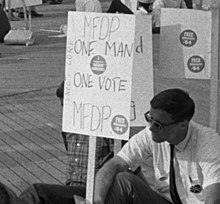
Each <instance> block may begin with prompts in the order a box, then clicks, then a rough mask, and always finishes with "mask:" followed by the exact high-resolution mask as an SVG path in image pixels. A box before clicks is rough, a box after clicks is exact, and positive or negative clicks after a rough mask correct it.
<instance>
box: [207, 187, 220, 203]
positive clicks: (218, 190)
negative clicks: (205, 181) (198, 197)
mask: <svg viewBox="0 0 220 204" xmlns="http://www.w3.org/2000/svg"><path fill="white" fill-rule="evenodd" d="M204 194H205V204H220V183H215V184H211V185H209V186H207V187H206V188H205V189H204Z"/></svg>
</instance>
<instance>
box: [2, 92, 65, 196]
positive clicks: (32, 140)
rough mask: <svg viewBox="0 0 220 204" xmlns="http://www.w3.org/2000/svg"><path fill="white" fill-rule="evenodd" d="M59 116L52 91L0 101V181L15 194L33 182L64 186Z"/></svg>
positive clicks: (62, 146) (58, 107)
mask: <svg viewBox="0 0 220 204" xmlns="http://www.w3.org/2000/svg"><path fill="white" fill-rule="evenodd" d="M61 114H62V111H61V107H60V104H59V101H58V100H57V98H55V89H54V88H49V89H44V90H39V91H34V92H28V93H23V94H17V95H13V96H5V97H1V98H0V180H1V181H2V182H3V183H5V184H7V185H8V186H9V187H11V188H12V189H13V190H15V192H16V193H20V192H21V191H22V190H24V189H25V188H26V187H27V186H28V185H29V184H31V183H34V182H45V183H56V184H62V183H64V181H65V169H66V165H65V162H66V153H65V149H64V145H63V141H62V138H61V135H60V131H61Z"/></svg>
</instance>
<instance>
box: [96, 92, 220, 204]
mask: <svg viewBox="0 0 220 204" xmlns="http://www.w3.org/2000/svg"><path fill="white" fill-rule="evenodd" d="M150 105H151V108H150V110H149V111H147V112H146V113H145V114H144V116H145V118H146V122H147V123H148V126H147V127H146V128H145V129H144V130H143V131H141V132H140V133H138V134H137V135H135V136H133V137H132V138H131V139H130V140H129V141H128V142H127V143H126V144H125V145H124V146H123V148H122V149H121V151H119V153H118V154H117V155H116V156H115V157H114V158H113V159H111V160H110V161H109V162H107V163H106V164H105V165H104V166H103V167H102V168H101V169H100V170H99V171H98V173H97V174H96V182H95V193H94V197H95V198H94V203H95V204H104V203H105V204H112V203H114V204H124V203H132V204H145V203H146V204H156V203H157V204H172V203H176V204H177V203H178V204H204V203H205V204H219V203H220V193H219V192H220V151H219V147H220V136H219V135H218V134H217V133H216V131H215V130H213V129H211V128H209V127H205V126H202V125H200V124H198V123H196V122H194V121H192V120H191V119H192V117H193V115H194V111H195V103H194V101H193V99H192V98H191V97H190V96H189V94H188V93H187V92H185V91H184V90H182V89H179V88H173V89H167V90H164V91H162V92H160V93H158V94H157V95H155V96H154V97H153V99H152V100H151V102H150ZM133 166H141V169H142V172H143V174H144V178H145V179H143V178H142V179H140V178H139V177H138V176H136V175H134V174H131V173H128V172H127V169H128V168H129V167H133Z"/></svg>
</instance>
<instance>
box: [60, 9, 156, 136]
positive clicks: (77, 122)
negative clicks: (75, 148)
mask: <svg viewBox="0 0 220 204" xmlns="http://www.w3.org/2000/svg"><path fill="white" fill-rule="evenodd" d="M76 22H82V23H76ZM143 25H144V26H143ZM128 32H129V35H127V33H128ZM146 56H148V57H146ZM132 67H133V71H132ZM152 67H153V65H152V34H151V16H149V15H143V14H137V15H120V14H109V15H106V14H97V13H84V12H83V13H80V12H70V13H69V18H68V32H67V49H66V74H65V75H66V82H65V95H64V112H63V130H64V131H67V132H75V133H79V134H86V135H90V136H101V137H108V138H114V139H123V140H126V139H128V138H129V127H130V120H131V121H132V126H144V125H146V122H145V120H144V116H143V115H144V112H146V110H148V109H149V100H150V99H151V98H152V96H153V68H152ZM132 75H133V77H132ZM131 91H132V98H131ZM130 114H131V115H130Z"/></svg>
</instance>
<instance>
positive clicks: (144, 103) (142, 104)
mask: <svg viewBox="0 0 220 204" xmlns="http://www.w3.org/2000/svg"><path fill="white" fill-rule="evenodd" d="M135 22H136V26H135V51H134V60H133V72H132V95H131V100H132V101H131V117H130V120H131V126H132V127H134V126H146V120H145V118H144V113H146V112H147V111H148V110H149V109H150V100H151V99H152V97H153V95H154V94H153V92H154V91H153V90H154V89H153V56H152V55H153V51H152V24H151V22H152V20H151V16H150V15H146V14H141V13H136V21H135Z"/></svg>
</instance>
